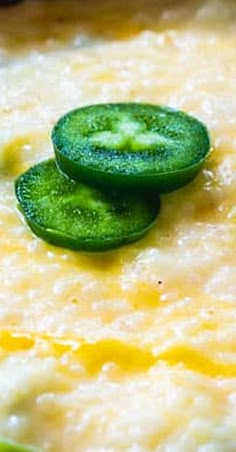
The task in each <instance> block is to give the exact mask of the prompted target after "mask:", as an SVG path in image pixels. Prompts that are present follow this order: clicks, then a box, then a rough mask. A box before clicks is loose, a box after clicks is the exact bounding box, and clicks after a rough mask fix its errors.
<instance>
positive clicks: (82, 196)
mask: <svg viewBox="0 0 236 452" xmlns="http://www.w3.org/2000/svg"><path fill="white" fill-rule="evenodd" d="M16 196H17V198H18V201H19V204H20V208H21V210H22V212H23V214H24V216H25V218H26V221H27V223H28V224H29V226H30V227H31V229H32V230H33V231H34V232H35V234H37V235H38V236H39V237H41V238H43V239H44V240H46V241H48V242H50V243H52V244H54V245H57V246H61V247H65V248H70V249H73V250H85V251H105V250H108V249H112V248H116V247H119V246H122V245H125V244H127V243H130V242H134V241H136V240H138V239H140V238H141V237H142V236H144V235H145V234H146V233H147V231H148V230H149V229H150V228H151V226H152V225H153V222H154V221H155V219H156V216H157V214H158V211H159V206H160V201H159V197H158V196H147V195H146V196H145V195H143V194H142V195H141V194H133V193H131V194H120V193H117V192H115V191H112V190H109V191H101V190H98V189H94V188H91V187H88V186H85V185H82V184H79V183H77V182H75V181H73V180H71V179H68V178H66V177H65V176H64V175H63V174H62V173H61V172H59V171H58V169H57V166H56V163H55V161H54V160H47V161H45V162H42V163H39V164H38V165H36V166H34V167H32V168H31V169H29V170H28V171H27V172H26V173H24V174H23V175H21V176H20V177H19V178H18V179H17V181H16Z"/></svg>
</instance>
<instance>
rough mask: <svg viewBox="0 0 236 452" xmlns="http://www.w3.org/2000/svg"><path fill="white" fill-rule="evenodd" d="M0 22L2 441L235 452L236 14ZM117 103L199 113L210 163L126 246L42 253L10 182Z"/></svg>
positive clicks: (12, 13)
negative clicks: (68, 124) (97, 109)
mask: <svg viewBox="0 0 236 452" xmlns="http://www.w3.org/2000/svg"><path fill="white" fill-rule="evenodd" d="M32 5H33V6H32ZM0 21H1V30H0V46H1V52H0V61H1V68H0V111H1V112H0V118H1V134H0V140H1V150H0V155H1V157H0V166H1V177H0V185H1V189H0V224H1V225H0V227H1V235H0V240H1V247H0V264H1V272H0V287H1V291H0V300H1V303H0V345H1V347H0V355H1V363H0V388H1V391H0V436H1V437H8V438H11V439H14V440H16V441H19V442H22V443H25V444H31V445H32V446H38V447H41V448H42V449H43V450H45V451H50V452H51V451H55V452H66V451H68V450H71V451H72V452H77V451H78V450H82V451H109V452H110V451H127V450H129V451H132V452H133V451H135V452H136V451H138V452H140V451H142V452H143V451H144V452H146V451H153V450H155V451H157V452H170V451H171V452H183V451H184V452H192V451H194V452H195V451H198V452H234V451H235V437H236V422H235V418H236V356H235V354H236V348H235V343H236V332H235V317H236V311H235V301H236V300H235V298H236V282H235V271H236V258H235V236H236V223H235V220H236V208H235V197H236V176H235V175H236V157H235V155H236V154H235V151H236V136H235V122H236V120H235V118H236V103H235V78H236V68H235V60H236V49H235V33H236V25H235V23H236V22H235V21H236V5H235V2H234V1H233V0H232V1H231V0H189V1H184V0H176V1H174V0H173V1H166V0H165V1H164V0H163V1H156V0H155V1H154V0H145V1H144V0H130V1H129V2H125V1H123V0H114V1H113V2H110V1H108V0H99V1H96V2H94V1H92V0H88V1H86V2H84V1H82V0H73V1H72V0H60V1H59V0H54V1H53V2H51V1H43V0H42V1H37V0H35V1H34V0H31V1H28V0H26V1H25V2H23V3H19V4H17V5H15V6H12V7H8V8H6V9H1V10H0ZM19 24H21V26H19ZM119 101H135V102H139V101H142V102H152V103H157V104H163V105H168V106H171V107H174V108H178V109H181V110H184V111H186V112H187V113H190V114H193V115H194V116H196V117H198V118H199V119H200V120H202V121H203V122H204V123H206V124H207V126H208V127H209V129H210V132H211V136H212V138H213V144H214V147H213V150H212V152H211V154H210V157H209V159H208V161H207V163H206V165H205V166H204V168H203V170H202V171H201V173H200V174H199V176H198V177H197V179H196V180H195V181H194V182H192V183H191V184H190V185H189V186H187V187H185V188H184V189H182V190H179V191H177V192H175V193H172V194H169V195H166V196H163V198H162V212H161V214H160V216H159V219H158V221H157V223H156V225H155V227H154V229H153V231H152V232H151V233H150V234H149V235H148V236H147V238H145V239H143V240H142V241H140V242H138V243H136V244H134V245H129V246H127V247H126V248H124V249H122V250H118V251H115V252H112V253H108V254H106V255H103V256H100V255H94V256H92V257H91V256H89V255H86V254H81V253H73V252H67V251H65V250H63V249H56V248H55V247H53V246H49V245H47V244H45V243H43V242H42V241H41V240H40V239H37V238H36V237H34V236H33V235H32V234H31V232H30V231H29V229H27V227H26V225H25V223H24V222H23V219H22V217H21V216H20V214H19V213H18V210H17V208H16V202H15V196H14V185H13V181H14V179H15V178H16V177H17V176H18V175H19V174H20V173H22V172H23V171H24V170H26V169H27V168H29V166H31V165H33V164H35V163H38V162H39V161H41V160H43V159H45V158H49V157H51V156H52V154H53V150H52V146H51V143H50V138H49V137H50V133H51V129H52V127H53V125H54V124H55V123H56V121H57V119H58V118H59V117H60V116H61V115H63V114H64V113H65V112H66V111H69V110H71V109H73V108H75V107H77V106H80V105H88V104H91V103H95V102H96V103H100V102H119ZM94 357H96V359H94Z"/></svg>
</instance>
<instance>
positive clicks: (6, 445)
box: [0, 438, 42, 452]
mask: <svg viewBox="0 0 236 452" xmlns="http://www.w3.org/2000/svg"><path fill="white" fill-rule="evenodd" d="M0 452H40V450H39V449H36V448H35V447H30V446H26V445H23V444H18V443H15V442H14V441H10V440H8V439H1V438H0ZM41 452H42V451H41Z"/></svg>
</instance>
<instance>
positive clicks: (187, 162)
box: [52, 103, 210, 193]
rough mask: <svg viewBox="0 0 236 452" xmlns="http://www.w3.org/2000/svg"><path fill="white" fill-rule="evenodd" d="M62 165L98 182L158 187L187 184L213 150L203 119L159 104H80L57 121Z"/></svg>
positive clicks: (158, 189) (74, 174)
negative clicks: (83, 105)
mask: <svg viewBox="0 0 236 452" xmlns="http://www.w3.org/2000/svg"><path fill="white" fill-rule="evenodd" d="M52 140H53V144H54V149H55V154H56V159H57V162H58V165H59V166H60V168H61V170H62V171H63V172H64V173H66V174H67V175H68V176H70V177H72V178H73V179H75V180H79V181H81V182H84V183H87V184H89V185H94V186H107V187H116V188H119V189H121V188H124V189H126V188H131V189H142V190H155V191H156V192H159V193H163V192H168V191H172V190H175V189H177V188H180V187H182V186H183V185H185V184H186V183H187V182H189V181H190V180H192V179H193V178H194V177H195V176H196V174H197V173H198V171H199V170H200V168H201V166H202V164H203V162H204V159H205V157H206V155H207V153H208V152H209V150H210V139H209V135H208V131H207V129H206V127H205V126H204V124H202V123H201V122H200V121H198V120H197V119H195V118H194V117H192V116H189V115H187V114H186V113H183V112H181V111H176V110H173V109H170V108H167V107H161V106H158V105H150V104H141V103H140V104H139V103H118V104H100V105H91V106H86V107H82V108H79V109H77V110H74V111H72V112H69V113H68V114H66V115H65V116H63V117H62V118H61V119H60V120H59V121H58V123H57V124H56V125H55V127H54V130H53V133H52Z"/></svg>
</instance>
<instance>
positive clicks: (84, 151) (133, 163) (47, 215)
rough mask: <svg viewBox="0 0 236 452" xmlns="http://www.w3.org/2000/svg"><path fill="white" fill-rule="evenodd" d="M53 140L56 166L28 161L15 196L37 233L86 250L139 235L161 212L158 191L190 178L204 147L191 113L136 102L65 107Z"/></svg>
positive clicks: (203, 129)
mask: <svg viewBox="0 0 236 452" xmlns="http://www.w3.org/2000/svg"><path fill="white" fill-rule="evenodd" d="M52 141H53V145H54V149H55V155H56V162H57V164H58V166H59V169H60V170H61V171H59V169H58V168H57V165H56V162H55V161H54V160H48V161H45V162H42V163H40V164H38V165H36V166H34V167H33V168H31V169H29V170H28V171H27V172H26V173H24V174H23V175H21V176H20V177H19V178H18V179H17V181H16V196H17V199H18V201H19V204H20V208H21V210H22V212H23V214H24V216H25V218H26V221H27V223H28V224H29V226H30V227H31V229H32V230H33V231H34V232H35V233H36V234H37V235H38V236H40V237H42V238H43V239H45V240H46V241H48V242H50V243H53V244H54V245H57V246H62V247H66V248H71V249H74V250H85V251H105V250H108V249H112V248H116V247H119V246H122V245H125V244H127V243H131V242H134V241H136V240H138V239H139V238H141V237H143V236H144V235H145V234H146V233H147V231H148V230H149V229H150V228H151V226H152V225H153V223H154V221H155V219H156V217H157V214H158V212H159V207H160V199H159V194H158V193H164V192H168V191H171V190H174V189H177V188H180V187H182V186H183V185H185V184H186V183H187V182H189V181H190V180H192V179H193V178H194V177H195V176H196V174H197V173H198V171H199V170H200V168H201V166H202V165H203V162H204V159H205V157H206V155H207V154H208V152H209V150H210V140H209V135H208V132H207V129H206V127H205V126H204V125H203V124H202V123H201V122H199V121H198V120H197V119H195V118H193V117H191V116H188V115H186V114H185V113H183V112H179V111H175V110H172V109H170V108H167V107H160V106H155V105H149V104H137V103H123V104H121V103H119V104H101V105H93V106H88V107H83V108H79V109H77V110H74V111H72V112H69V113H68V114H66V115H65V116H63V117H62V118H61V119H60V120H59V121H58V123H57V124H56V126H55V127H54V130H53V133H52ZM63 173H64V174H63ZM84 184H86V185H84Z"/></svg>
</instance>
